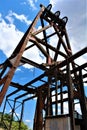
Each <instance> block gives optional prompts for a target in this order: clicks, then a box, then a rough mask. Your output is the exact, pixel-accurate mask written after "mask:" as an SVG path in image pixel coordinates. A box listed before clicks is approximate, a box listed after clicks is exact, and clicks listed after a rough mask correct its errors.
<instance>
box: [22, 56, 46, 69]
mask: <svg viewBox="0 0 87 130" xmlns="http://www.w3.org/2000/svg"><path fill="white" fill-rule="evenodd" d="M21 62H22V63H23V64H26V63H27V64H30V65H32V66H34V67H36V68H39V69H42V70H47V68H46V67H45V66H43V65H42V64H38V63H36V62H34V61H31V60H29V59H27V58H25V57H23V56H22V58H21Z"/></svg>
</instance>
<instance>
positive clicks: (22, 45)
mask: <svg viewBox="0 0 87 130" xmlns="http://www.w3.org/2000/svg"><path fill="white" fill-rule="evenodd" d="M43 11H44V7H42V8H41V10H40V11H39V13H38V14H37V16H36V17H35V19H34V20H33V22H32V24H31V26H30V27H29V28H28V30H27V31H26V33H25V34H24V36H23V37H22V39H21V41H20V42H19V44H18V46H17V47H16V49H15V50H14V52H13V53H12V55H11V57H10V58H9V59H12V58H14V57H15V60H14V63H13V64H12V67H11V68H10V70H9V72H8V74H7V79H6V81H5V83H4V86H3V88H2V90H1V92H0V97H1V98H0V105H1V104H2V101H3V99H4V96H5V94H6V92H7V89H8V87H9V85H10V82H11V79H12V77H13V75H14V72H15V70H16V68H17V67H18V66H19V64H20V60H21V57H22V54H23V52H24V51H25V48H26V45H27V42H28V41H29V39H30V35H31V32H32V31H33V27H34V26H35V25H36V23H37V21H38V19H39V18H40V16H41V14H42V12H43Z"/></svg>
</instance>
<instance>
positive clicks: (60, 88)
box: [0, 4, 87, 130]
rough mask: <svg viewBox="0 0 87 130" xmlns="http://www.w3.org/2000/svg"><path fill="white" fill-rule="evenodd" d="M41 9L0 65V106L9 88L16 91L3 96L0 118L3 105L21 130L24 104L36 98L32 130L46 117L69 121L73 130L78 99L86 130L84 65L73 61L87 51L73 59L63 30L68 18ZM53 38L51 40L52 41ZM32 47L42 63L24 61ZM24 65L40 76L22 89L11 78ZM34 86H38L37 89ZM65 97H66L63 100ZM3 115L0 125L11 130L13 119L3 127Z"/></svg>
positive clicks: (86, 65)
mask: <svg viewBox="0 0 87 130" xmlns="http://www.w3.org/2000/svg"><path fill="white" fill-rule="evenodd" d="M40 6H41V9H40V11H39V13H38V14H37V16H36V17H35V19H34V20H33V22H32V24H31V25H30V26H29V28H28V30H27V31H26V32H25V34H24V36H23V37H22V39H21V40H20V42H19V44H18V45H17V47H16V48H15V50H14V51H13V53H12V55H11V56H10V57H9V58H8V59H7V60H6V61H5V62H4V63H2V64H0V85H1V92H0V104H2V102H3V99H4V97H5V95H6V92H7V90H8V87H9V86H10V87H11V86H12V87H14V88H16V90H13V92H11V93H9V94H8V95H7V96H6V101H5V105H4V109H3V114H4V113H5V108H6V105H7V104H9V106H10V108H11V112H10V113H11V117H12V118H13V115H14V114H15V115H16V117H17V119H18V121H19V128H18V129H19V130H21V121H22V118H23V110H24V103H25V102H26V101H28V100H30V99H33V98H35V97H37V103H36V110H35V117H34V125H33V130H42V129H45V117H53V116H61V115H65V116H69V117H70V122H71V130H75V117H74V112H75V107H74V106H75V103H76V102H75V100H76V99H78V101H79V102H78V104H80V107H81V113H82V119H81V122H82V124H81V128H83V129H84V130H87V106H86V104H87V98H86V96H85V91H84V82H85V83H87V81H86V78H87V69H86V68H87V63H84V64H82V65H77V64H76V63H75V59H77V58H79V57H81V56H82V55H84V54H86V53H87V47H85V48H84V49H82V50H80V51H79V52H77V53H76V54H74V55H73V54H72V50H71V46H70V42H69V38H68V34H67V30H66V23H67V21H68V18H67V17H63V18H60V11H57V12H55V13H53V12H52V11H51V8H52V5H51V4H50V5H48V6H47V7H44V6H43V5H40ZM53 38H54V40H53V41H51V40H52V39H53ZM34 47H36V48H38V51H39V52H40V54H41V55H42V57H44V59H45V61H44V62H43V63H38V61H37V62H35V61H33V60H32V59H31V58H30V57H29V58H27V57H25V55H24V54H25V53H26V52H27V53H28V52H30V51H32V50H33V48H34ZM24 64H29V65H32V66H34V67H36V68H38V69H41V70H42V71H43V73H42V74H41V75H39V76H37V77H36V78H34V79H32V80H31V81H29V82H28V83H25V84H24V85H21V84H20V82H19V83H15V82H13V81H12V78H13V76H14V73H15V71H16V69H17V68H18V67H19V66H22V65H24ZM83 71H84V73H83ZM37 82H39V84H40V85H39V86H38V85H37ZM19 91H23V93H22V94H20V95H18V96H17V95H16V94H17V93H18V92H19ZM28 94H31V97H28V98H26V97H25V96H26V95H28ZM64 94H66V95H67V96H66V97H64ZM12 95H14V99H12V100H11V99H10V97H11V96H12ZM23 97H24V99H23V100H22V102H19V101H20V100H19V99H20V98H23ZM12 102H13V103H12ZM65 102H66V103H67V106H68V113H67V115H66V114H65V106H64V103H65ZM18 107H21V108H20V110H21V115H20V117H18V116H17V114H16V109H17V108H18ZM59 108H60V109H59ZM59 110H60V111H59ZM3 114H2V122H3V123H4V125H5V127H6V129H7V130H11V126H12V118H11V121H10V123H9V126H6V124H5V121H4V117H3Z"/></svg>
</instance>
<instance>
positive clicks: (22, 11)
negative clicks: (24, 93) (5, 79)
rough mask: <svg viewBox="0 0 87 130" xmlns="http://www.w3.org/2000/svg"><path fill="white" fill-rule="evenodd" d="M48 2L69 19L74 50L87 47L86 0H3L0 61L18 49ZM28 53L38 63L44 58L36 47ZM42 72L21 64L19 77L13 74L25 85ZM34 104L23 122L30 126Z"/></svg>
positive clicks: (17, 73)
mask: <svg viewBox="0 0 87 130" xmlns="http://www.w3.org/2000/svg"><path fill="white" fill-rule="evenodd" d="M49 3H51V4H52V5H53V8H52V11H53V12H55V11H57V10H60V12H61V17H64V16H67V17H68V19H69V20H68V23H67V31H68V34H69V39H70V43H71V47H72V51H73V53H75V52H77V51H79V50H81V49H82V48H84V47H86V46H87V37H86V35H87V7H86V5H87V0H66V1H65V0H14V1H13V0H0V64H1V63H2V62H4V61H5V60H6V58H7V57H9V56H10V55H11V53H12V52H13V50H14V49H15V47H16V46H17V44H18V42H19V41H20V39H21V37H22V36H23V34H24V33H25V31H26V30H27V28H28V27H29V25H30V24H31V22H32V20H33V19H34V17H35V16H36V14H37V13H38V11H39V10H40V4H43V5H45V6H47V5H48V4H49ZM34 54H35V56H34ZM26 56H27V57H28V56H30V57H31V58H33V60H34V61H36V59H37V61H38V62H39V63H42V62H43V58H41V56H40V54H39V52H38V51H37V50H32V52H30V53H29V55H28V54H26ZM79 61H80V62H79ZM86 61H87V55H84V56H83V57H81V58H79V59H77V60H76V62H77V63H79V64H82V63H85V62H86ZM40 73H42V72H41V71H39V70H37V69H36V68H31V67H30V66H29V67H27V66H25V67H21V68H19V69H18V70H17V71H16V76H14V78H13V80H14V81H16V82H17V81H18V80H19V79H20V83H21V84H24V82H27V81H29V80H31V79H32V78H35V77H36V76H37V75H39V74H40ZM9 91H10V90H9ZM9 91H8V92H9ZM26 104H27V103H26ZM34 104H35V100H32V101H29V102H28V108H29V113H27V111H26V112H25V113H26V114H25V115H24V121H25V122H26V123H27V124H29V125H30V126H31V127H32V121H33V116H34V113H33V112H34ZM25 106H26V105H25ZM28 108H27V107H26V108H25V109H26V110H28ZM32 109H33V111H32ZM1 110H2V108H1ZM30 111H31V112H30Z"/></svg>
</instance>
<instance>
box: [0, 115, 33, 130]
mask: <svg viewBox="0 0 87 130" xmlns="http://www.w3.org/2000/svg"><path fill="white" fill-rule="evenodd" d="M1 115H2V113H0V119H1V117H2V116H1ZM3 120H4V123H2V122H1V121H0V128H4V129H5V124H6V126H9V123H10V121H11V120H12V126H11V130H19V122H18V121H15V118H14V117H13V119H11V115H9V114H4V116H3ZM20 129H21V130H31V129H30V128H28V126H27V125H26V124H25V123H24V122H21V128H20Z"/></svg>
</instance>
